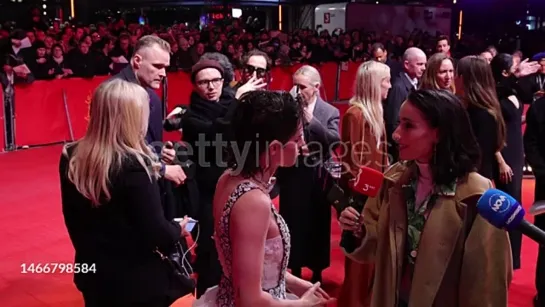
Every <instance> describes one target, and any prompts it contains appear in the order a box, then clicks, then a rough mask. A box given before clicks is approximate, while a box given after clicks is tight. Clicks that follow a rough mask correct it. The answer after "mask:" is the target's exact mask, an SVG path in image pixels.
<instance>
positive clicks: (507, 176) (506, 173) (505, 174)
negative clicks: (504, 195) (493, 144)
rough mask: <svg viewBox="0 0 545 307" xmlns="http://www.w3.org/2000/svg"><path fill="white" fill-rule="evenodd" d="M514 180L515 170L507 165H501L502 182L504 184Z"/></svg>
mask: <svg viewBox="0 0 545 307" xmlns="http://www.w3.org/2000/svg"><path fill="white" fill-rule="evenodd" d="M512 178H513V170H512V169H511V167H510V166H509V165H508V164H507V163H505V162H504V163H500V180H501V182H503V183H509V182H511V180H512Z"/></svg>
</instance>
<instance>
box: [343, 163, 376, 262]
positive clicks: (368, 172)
mask: <svg viewBox="0 0 545 307" xmlns="http://www.w3.org/2000/svg"><path fill="white" fill-rule="evenodd" d="M383 180H384V174H383V173H381V172H379V171H377V170H375V169H372V168H370V167H367V166H361V167H360V170H359V171H358V174H357V175H356V177H355V178H354V179H352V180H350V182H349V185H350V188H351V189H352V191H354V192H355V193H356V194H359V196H363V197H351V198H350V199H349V201H348V206H349V207H352V208H354V209H355V210H356V211H357V212H360V213H361V212H362V211H363V207H364V205H365V202H366V201H367V198H368V197H375V196H377V194H378V192H379V191H380V187H381V186H382V181H383ZM357 245H358V240H357V239H356V237H354V234H353V232H352V231H346V230H344V231H343V232H342V234H341V242H340V246H342V247H343V248H344V249H345V250H346V251H347V252H352V251H354V250H355V249H356V248H357V247H358V246H357Z"/></svg>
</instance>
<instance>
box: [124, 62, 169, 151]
mask: <svg viewBox="0 0 545 307" xmlns="http://www.w3.org/2000/svg"><path fill="white" fill-rule="evenodd" d="M113 78H119V79H122V80H125V81H128V82H132V83H136V84H138V81H137V80H136V75H135V74H134V71H133V70H132V67H131V66H130V65H127V66H126V67H125V68H124V69H123V70H121V71H120V72H119V74H117V75H115V76H113ZM144 89H145V90H146V92H148V95H149V98H150V113H149V124H148V131H147V134H146V141H147V142H148V144H151V145H153V146H154V148H155V149H156V150H157V149H159V150H160V148H161V147H162V144H161V142H163V102H162V101H161V98H160V97H159V95H157V93H156V92H155V90H153V89H152V88H149V87H146V86H144ZM156 142H157V143H156ZM157 145H159V146H157Z"/></svg>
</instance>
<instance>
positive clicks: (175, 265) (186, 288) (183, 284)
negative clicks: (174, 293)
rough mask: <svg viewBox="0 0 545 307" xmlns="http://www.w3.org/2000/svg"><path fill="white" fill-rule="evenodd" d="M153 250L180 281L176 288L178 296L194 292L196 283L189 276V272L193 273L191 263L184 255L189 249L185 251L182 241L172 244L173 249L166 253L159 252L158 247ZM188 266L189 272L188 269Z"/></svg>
mask: <svg viewBox="0 0 545 307" xmlns="http://www.w3.org/2000/svg"><path fill="white" fill-rule="evenodd" d="M182 240H184V239H182ZM184 250H185V252H184ZM154 252H155V253H156V254H158V255H159V257H161V260H163V261H164V262H165V263H166V264H167V265H168V266H169V268H170V270H171V271H172V273H173V275H174V277H175V278H176V280H177V281H178V282H179V283H180V287H179V288H177V290H179V291H180V293H179V294H180V296H184V295H187V294H191V293H194V292H195V288H196V283H195V280H194V279H193V278H192V277H191V274H192V273H193V272H192V269H191V263H190V262H189V260H188V259H187V258H186V257H185V256H186V255H187V254H188V253H189V251H187V248H184V246H183V244H182V242H181V241H178V242H176V243H175V244H174V248H173V250H172V251H171V252H170V253H168V254H164V253H162V252H160V251H159V249H158V248H156V249H155V251H154ZM188 268H189V270H190V271H191V272H190V271H188Z"/></svg>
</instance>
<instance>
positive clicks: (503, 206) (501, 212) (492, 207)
mask: <svg viewBox="0 0 545 307" xmlns="http://www.w3.org/2000/svg"><path fill="white" fill-rule="evenodd" d="M477 210H478V211H479V214H480V215H481V216H482V217H483V218H484V219H485V220H487V221H488V222H489V223H490V224H492V225H494V226H495V227H497V228H500V229H505V230H515V229H517V230H519V231H520V232H522V233H523V234H524V235H525V236H527V237H529V238H530V239H532V240H534V241H536V242H537V243H539V244H544V245H545V232H544V231H543V230H541V229H540V228H538V227H537V226H535V225H534V224H532V223H530V222H528V221H526V220H525V219H524V214H525V211H524V208H522V205H521V204H519V203H518V201H516V200H515V199H514V198H513V197H512V196H511V195H509V194H507V193H505V192H503V191H500V190H496V189H490V190H488V191H486V192H485V193H484V194H483V195H482V196H481V198H480V199H479V201H478V202H477Z"/></svg>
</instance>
